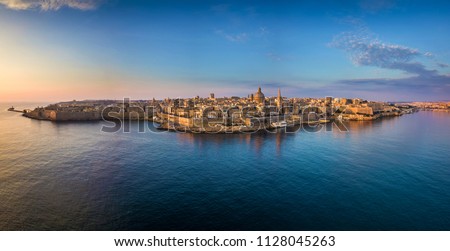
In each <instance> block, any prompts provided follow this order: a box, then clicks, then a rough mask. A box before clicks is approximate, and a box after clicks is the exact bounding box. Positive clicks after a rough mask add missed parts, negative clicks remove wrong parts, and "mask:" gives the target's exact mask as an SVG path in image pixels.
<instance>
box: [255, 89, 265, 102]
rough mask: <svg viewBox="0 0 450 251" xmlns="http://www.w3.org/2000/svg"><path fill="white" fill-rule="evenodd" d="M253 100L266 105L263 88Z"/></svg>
mask: <svg viewBox="0 0 450 251" xmlns="http://www.w3.org/2000/svg"><path fill="white" fill-rule="evenodd" d="M253 99H254V100H255V101H256V102H257V103H264V99H265V96H264V93H262V92H261V87H259V88H258V91H257V92H256V93H255V95H253Z"/></svg>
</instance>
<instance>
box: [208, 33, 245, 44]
mask: <svg viewBox="0 0 450 251" xmlns="http://www.w3.org/2000/svg"><path fill="white" fill-rule="evenodd" d="M215 33H216V34H218V35H220V36H222V37H224V38H225V39H227V40H228V41H230V42H235V43H243V42H246V41H247V40H248V39H249V35H248V34H247V33H246V32H241V33H237V34H229V33H226V32H224V31H223V30H216V31H215Z"/></svg>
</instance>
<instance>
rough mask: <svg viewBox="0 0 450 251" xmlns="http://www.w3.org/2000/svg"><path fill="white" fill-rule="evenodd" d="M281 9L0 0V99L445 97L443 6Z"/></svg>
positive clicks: (449, 59) (448, 54) (302, 5)
mask: <svg viewBox="0 0 450 251" xmlns="http://www.w3.org/2000/svg"><path fill="white" fill-rule="evenodd" d="M277 3H278V4H277ZM277 3H275V2H273V3H270V2H269V3H264V4H262V3H258V2H256V1H239V2H238V1H224V2H218V1H191V2H183V1H165V2H162V3H161V2H157V1H108V0H99V1H97V0H88V1H81V0H64V1H41V0H37V1H31V0H0V38H1V39H0V54H2V55H4V56H2V57H1V58H0V83H1V85H0V100H2V101H45V102H55V101H65V100H73V99H76V100H83V99H121V98H123V97H129V98H131V99H136V100H137V99H151V98H153V97H155V98H157V99H163V98H165V97H168V96H169V97H194V96H197V95H199V96H202V97H207V96H208V95H209V93H211V92H214V93H215V94H216V95H217V97H223V96H241V97H242V96H246V95H247V94H249V93H253V92H254V90H255V89H257V87H258V86H261V87H262V88H263V89H264V90H265V93H266V95H268V96H276V94H277V90H278V88H281V89H282V91H283V95H284V96H286V97H325V96H333V97H348V98H354V97H360V98H364V99H370V100H378V101H425V100H430V101H435V100H448V99H450V98H449V97H450V95H449V94H450V75H449V74H450V68H449V66H448V63H450V45H449V44H448V41H450V34H449V33H448V32H447V30H448V24H449V23H450V15H448V14H450V6H448V4H446V3H445V1H442V2H440V1H431V2H423V1H412V2H411V1H388V0H386V1H376V2H373V1H344V2H338V3H335V2H333V1H320V2H317V3H314V1H301V2H298V3H290V2H288V1H286V2H281V3H279V2H277Z"/></svg>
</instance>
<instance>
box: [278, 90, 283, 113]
mask: <svg viewBox="0 0 450 251" xmlns="http://www.w3.org/2000/svg"><path fill="white" fill-rule="evenodd" d="M277 107H278V110H280V111H281V109H283V98H282V97H281V91H280V88H278V96H277Z"/></svg>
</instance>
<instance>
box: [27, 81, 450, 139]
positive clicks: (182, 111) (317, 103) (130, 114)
mask: <svg viewBox="0 0 450 251" xmlns="http://www.w3.org/2000/svg"><path fill="white" fill-rule="evenodd" d="M449 105H450V104H444V105H440V106H439V108H440V109H443V110H448V109H449ZM425 107H427V108H429V107H430V106H425ZM419 108H424V106H416V105H414V103H398V104H396V103H387V102H374V101H367V100H364V99H359V98H354V99H349V98H332V97H325V98H286V97H283V96H282V95H281V90H280V89H278V94H277V96H273V97H266V96H265V95H264V93H263V92H262V90H261V88H258V90H257V91H256V92H255V93H253V94H249V95H248V96H247V97H235V96H232V97H223V98H216V97H215V95H214V93H211V94H210V96H209V97H206V98H202V97H199V96H197V97H194V98H176V99H171V98H166V99H164V100H155V99H152V100H133V101H130V100H128V99H125V100H123V101H118V100H87V101H75V100H74V101H70V102H60V103H56V104H51V105H48V106H46V107H37V108H35V109H34V110H25V111H23V113H24V114H23V115H24V116H25V117H28V118H31V119H38V120H49V121H55V122H60V121H92V120H149V121H154V122H157V123H158V125H159V128H160V129H165V130H175V131H178V130H182V131H190V132H209V131H221V132H222V131H223V132H228V131H232V132H235V131H239V132H247V131H255V130H258V129H260V128H262V127H264V128H269V129H273V128H277V127H290V126H296V125H300V124H302V123H328V122H331V121H334V120H339V121H348V120H356V121H368V120H375V119H378V118H381V117H386V116H401V115H403V114H407V113H412V112H415V111H417V110H418V109H419Z"/></svg>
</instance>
